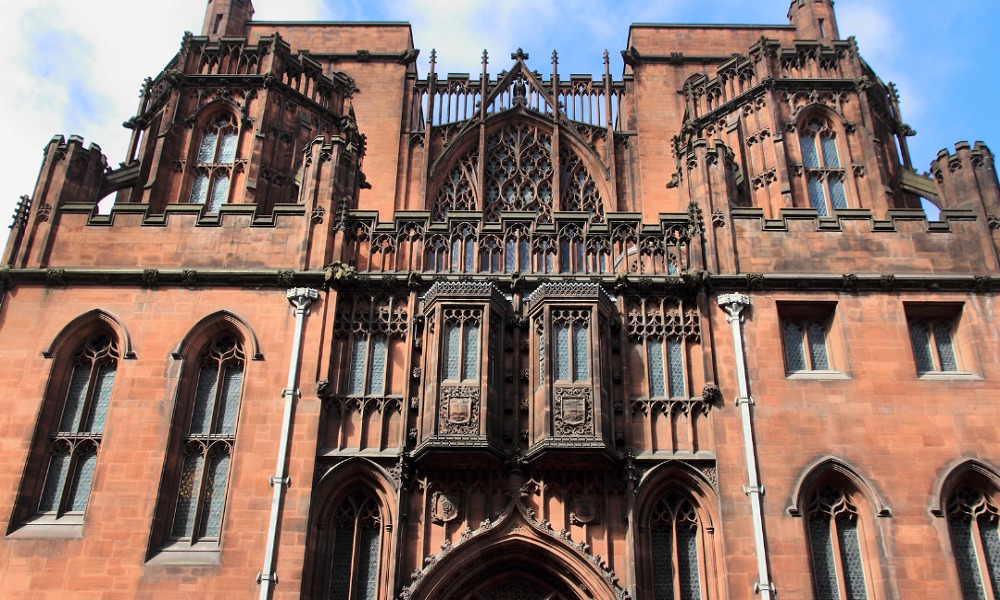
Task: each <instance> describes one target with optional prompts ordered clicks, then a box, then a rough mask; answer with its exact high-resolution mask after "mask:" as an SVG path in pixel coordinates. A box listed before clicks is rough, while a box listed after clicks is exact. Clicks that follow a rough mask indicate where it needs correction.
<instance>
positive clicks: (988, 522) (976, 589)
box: [946, 478, 1000, 600]
mask: <svg viewBox="0 0 1000 600" xmlns="http://www.w3.org/2000/svg"><path fill="white" fill-rule="evenodd" d="M998 506H1000V499H998V494H997V490H996V489H995V488H994V487H993V486H991V485H987V484H986V482H985V481H982V480H981V478H975V479H972V480H967V481H963V482H961V483H960V484H959V485H957V486H955V489H954V490H953V491H952V493H951V494H950V495H949V497H948V501H947V505H946V514H947V518H948V531H949V533H950V534H951V547H952V551H953V552H954V553H955V563H956V565H957V567H958V578H959V581H960V582H961V584H962V597H963V598H964V599H965V600H997V599H998V598H1000V531H998V523H1000V510H998Z"/></svg>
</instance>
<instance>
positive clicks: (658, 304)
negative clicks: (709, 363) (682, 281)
mask: <svg viewBox="0 0 1000 600" xmlns="http://www.w3.org/2000/svg"><path fill="white" fill-rule="evenodd" d="M627 310H628V312H627V328H628V334H629V338H630V339H631V340H632V341H633V343H635V344H637V345H638V346H639V347H640V348H642V350H643V354H644V355H645V359H646V360H645V362H646V365H645V366H646V374H647V383H648V386H649V388H648V389H649V397H650V398H651V399H652V398H689V397H690V394H689V392H688V383H687V380H688V377H687V364H686V352H685V342H686V341H689V340H690V341H697V340H698V339H699V337H700V335H701V324H700V318H699V316H698V313H697V312H696V311H693V310H688V311H684V310H683V308H682V307H681V305H680V304H679V303H678V302H677V301H676V300H673V299H669V298H642V299H636V300H632V301H630V302H629V303H628V309H627Z"/></svg>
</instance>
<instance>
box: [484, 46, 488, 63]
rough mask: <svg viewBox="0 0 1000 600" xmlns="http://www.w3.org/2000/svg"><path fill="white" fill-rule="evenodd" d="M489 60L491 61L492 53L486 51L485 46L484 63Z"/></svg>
mask: <svg viewBox="0 0 1000 600" xmlns="http://www.w3.org/2000/svg"><path fill="white" fill-rule="evenodd" d="M489 62H490V53H489V52H487V51H486V48H483V64H489Z"/></svg>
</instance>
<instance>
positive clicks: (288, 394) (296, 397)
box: [281, 388, 302, 400]
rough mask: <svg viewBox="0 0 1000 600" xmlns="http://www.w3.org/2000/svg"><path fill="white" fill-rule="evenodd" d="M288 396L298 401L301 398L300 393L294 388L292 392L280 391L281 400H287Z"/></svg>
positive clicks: (287, 390)
mask: <svg viewBox="0 0 1000 600" xmlns="http://www.w3.org/2000/svg"><path fill="white" fill-rule="evenodd" d="M288 396H291V397H292V398H295V399H296V400H298V399H299V398H301V397H302V392H300V391H299V390H298V388H296V389H294V390H289V389H284V390H281V397H282V398H287V397H288Z"/></svg>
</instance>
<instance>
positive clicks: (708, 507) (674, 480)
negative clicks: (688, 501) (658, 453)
mask: <svg viewBox="0 0 1000 600" xmlns="http://www.w3.org/2000/svg"><path fill="white" fill-rule="evenodd" d="M671 487H680V488H681V489H682V490H683V491H685V492H687V493H689V494H692V495H693V496H694V499H695V500H697V501H698V502H699V505H700V506H701V508H702V509H704V511H705V516H706V517H708V518H709V519H710V520H711V521H710V522H709V523H706V524H705V526H706V527H712V526H713V523H714V522H715V521H716V520H717V519H718V515H717V499H718V494H717V493H716V489H715V485H714V484H713V483H712V481H711V479H709V477H708V475H706V474H705V473H704V472H702V471H700V470H698V469H696V468H695V467H693V466H691V465H690V464H688V463H686V462H683V461H679V460H668V461H664V462H663V463H662V464H659V465H657V466H656V467H654V468H653V469H650V470H649V471H648V472H647V473H646V474H645V475H643V477H642V480H640V482H639V490H638V492H637V494H636V506H637V507H638V510H639V512H638V514H637V515H636V519H637V522H639V523H644V522H646V519H648V517H649V511H650V510H651V509H652V506H653V504H654V500H655V499H656V498H657V497H658V496H659V495H661V494H662V493H663V492H664V491H665V490H666V489H667V488H671Z"/></svg>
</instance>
